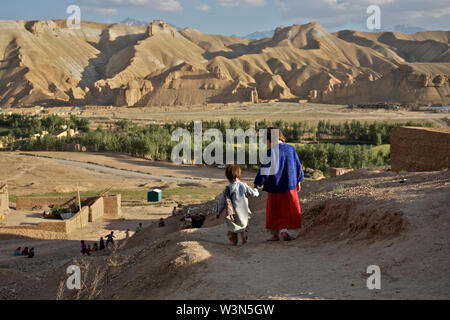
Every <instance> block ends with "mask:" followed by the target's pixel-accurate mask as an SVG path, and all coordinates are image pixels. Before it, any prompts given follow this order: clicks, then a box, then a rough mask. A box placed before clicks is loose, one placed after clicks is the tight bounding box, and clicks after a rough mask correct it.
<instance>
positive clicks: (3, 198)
mask: <svg viewBox="0 0 450 320" xmlns="http://www.w3.org/2000/svg"><path fill="white" fill-rule="evenodd" d="M8 209H9V197H8V186H7V185H6V184H4V185H2V184H1V183H0V214H3V213H4V212H5V211H7V210H8Z"/></svg>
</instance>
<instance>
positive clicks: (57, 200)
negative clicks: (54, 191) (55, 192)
mask: <svg viewBox="0 0 450 320" xmlns="http://www.w3.org/2000/svg"><path fill="white" fill-rule="evenodd" d="M75 201H77V198H76V197H29V198H22V197H19V198H17V200H16V210H23V211H24V210H34V209H39V210H40V209H43V208H45V207H48V206H50V205H56V206H68V205H71V204H72V203H75Z"/></svg>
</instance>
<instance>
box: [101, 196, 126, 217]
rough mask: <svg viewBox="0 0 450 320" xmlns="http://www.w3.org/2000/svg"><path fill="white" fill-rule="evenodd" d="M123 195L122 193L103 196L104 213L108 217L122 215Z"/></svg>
mask: <svg viewBox="0 0 450 320" xmlns="http://www.w3.org/2000/svg"><path fill="white" fill-rule="evenodd" d="M121 201H122V196H121V195H120V194H117V195H113V196H105V197H103V202H104V208H105V209H104V210H105V211H104V215H105V217H107V218H119V217H120V216H121V215H122V206H121Z"/></svg>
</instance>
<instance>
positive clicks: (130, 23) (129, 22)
mask: <svg viewBox="0 0 450 320" xmlns="http://www.w3.org/2000/svg"><path fill="white" fill-rule="evenodd" d="M120 23H121V24H126V25H128V26H146V25H147V24H148V21H142V20H137V19H134V18H126V19H123V20H122V21H120Z"/></svg>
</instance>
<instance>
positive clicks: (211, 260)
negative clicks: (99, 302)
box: [0, 170, 450, 299]
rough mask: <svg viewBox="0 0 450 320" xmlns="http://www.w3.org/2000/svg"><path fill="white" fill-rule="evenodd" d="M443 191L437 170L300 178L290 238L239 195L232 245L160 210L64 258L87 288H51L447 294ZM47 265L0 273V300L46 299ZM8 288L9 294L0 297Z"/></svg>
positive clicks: (243, 295)
mask: <svg viewBox="0 0 450 320" xmlns="http://www.w3.org/2000/svg"><path fill="white" fill-rule="evenodd" d="M449 195H450V174H449V173H448V171H441V172H425V173H405V174H396V173H394V172H390V171H384V170H380V171H367V170H358V171H354V172H351V173H348V174H346V175H343V176H340V177H337V178H331V179H324V180H319V181H307V182H305V183H304V184H303V188H302V191H301V193H300V199H301V202H302V223H303V227H302V232H301V235H300V237H299V238H298V239H296V240H294V241H290V242H276V243H269V242H266V241H265V240H266V238H267V237H268V235H267V234H266V232H265V212H264V211H265V197H264V196H263V197H261V198H256V199H252V200H251V202H250V205H251V208H252V210H253V214H254V217H253V219H252V221H251V224H250V233H249V242H248V243H247V244H246V245H244V246H238V247H232V246H230V245H229V244H228V243H227V240H226V236H225V233H226V228H225V226H224V224H223V220H217V219H216V218H215V216H214V215H210V216H208V218H207V220H206V223H205V225H204V226H203V228H201V229H182V225H183V222H181V221H180V220H179V219H180V217H171V218H168V219H167V220H166V226H165V227H164V228H158V226H157V225H156V224H153V225H150V226H149V227H147V228H145V229H144V230H143V231H142V232H141V233H138V234H136V235H134V236H133V237H131V238H130V239H129V240H128V241H127V242H126V243H124V244H122V246H121V248H120V249H119V250H117V251H116V252H115V253H112V254H111V255H105V254H101V255H99V256H94V255H92V256H91V257H87V258H76V259H75V260H74V261H72V262H67V260H65V262H64V263H65V265H69V264H73V263H76V264H78V265H80V266H81V267H82V268H83V270H84V276H85V277H86V278H85V283H86V284H87V287H85V288H84V289H83V290H82V291H81V293H74V292H68V291H67V290H61V291H59V295H58V296H59V297H60V298H66V299H77V298H81V299H157V298H158V299H366V298H375V299H377V298H378V299H394V298H400V299H405V298H407V299H416V298H420V299H436V298H438V299H448V298H449V292H450V282H449V278H448V276H447V275H448V272H449V265H450V260H449V259H450V257H449V255H448V251H449V248H450V238H449V233H448V227H449V223H450V220H449V214H448V213H449V212H448V207H449V205H450V203H449V199H450V197H449ZM212 207H214V202H210V203H205V204H200V205H197V206H193V207H191V212H192V213H198V212H209V211H210V209H211V208H212ZM369 265H378V266H379V267H380V268H381V290H373V291H372V290H368V289H367V287H366V280H367V278H368V275H367V274H366V269H367V267H368V266H369ZM58 270H59V271H57V272H55V271H54V268H53V269H52V270H51V271H49V272H48V273H47V274H45V275H43V274H40V275H39V278H37V279H36V280H34V279H35V277H33V275H27V276H26V277H20V274H18V275H17V276H14V278H10V277H6V278H7V279H9V280H8V281H9V284H8V289H9V290H10V291H8V292H6V291H5V292H6V293H4V294H5V295H6V296H5V297H6V298H33V297H37V296H38V297H42V298H48V299H54V298H55V297H56V296H57V292H58V284H60V283H63V282H61V281H64V279H65V278H66V275H65V268H63V267H62V268H60V269H58ZM5 272H6V271H5ZM6 278H5V279H6ZM20 279H22V280H23V279H33V280H27V281H28V282H27V283H25V282H22V280H20ZM39 279H41V280H39ZM5 281H6V280H5ZM23 281H25V280H23ZM0 285H1V283H0ZM3 285H4V284H3ZM12 288H14V295H13V296H9V295H7V294H12V293H11V290H12Z"/></svg>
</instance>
